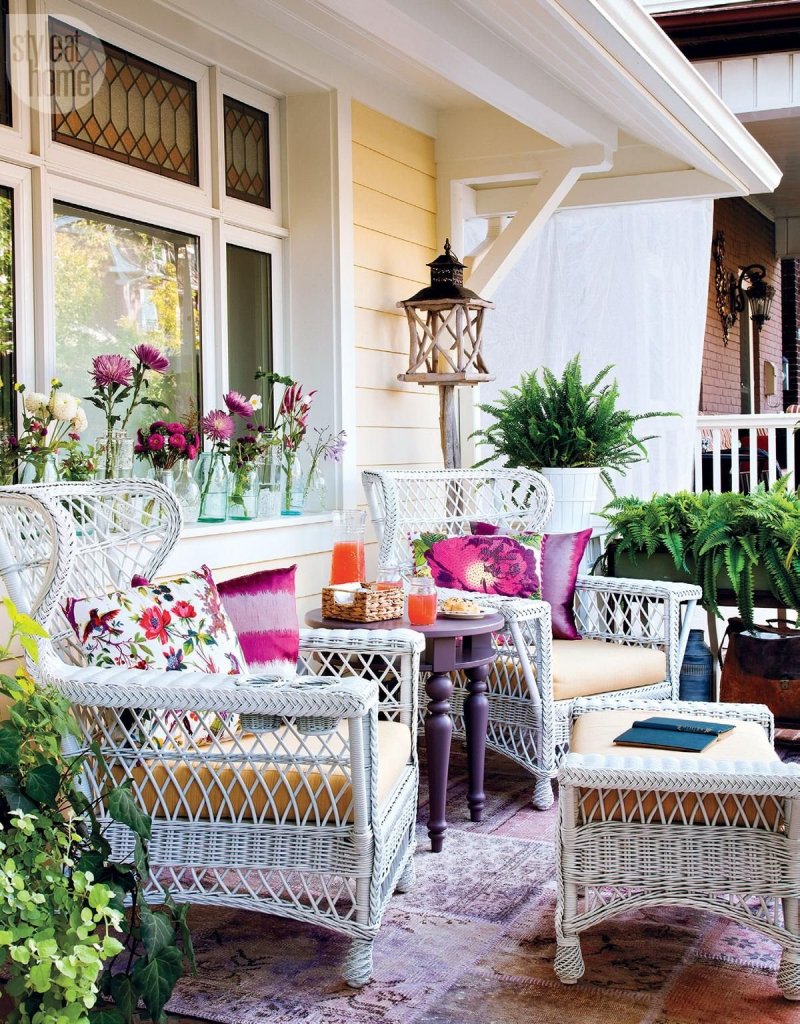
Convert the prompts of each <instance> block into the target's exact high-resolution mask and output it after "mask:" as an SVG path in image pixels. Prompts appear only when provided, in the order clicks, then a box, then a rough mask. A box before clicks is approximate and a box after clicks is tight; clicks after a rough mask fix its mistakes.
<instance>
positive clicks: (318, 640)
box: [300, 628, 425, 656]
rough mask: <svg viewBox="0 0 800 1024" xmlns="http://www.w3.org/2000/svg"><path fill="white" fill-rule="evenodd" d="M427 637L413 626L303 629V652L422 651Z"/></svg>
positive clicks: (383, 652)
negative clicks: (404, 627)
mask: <svg viewBox="0 0 800 1024" xmlns="http://www.w3.org/2000/svg"><path fill="white" fill-rule="evenodd" d="M424 649H425V637H424V636H423V635H422V634H421V633H416V632H414V630H413V629H336V628H332V629H301V630H300V651H301V652H305V651H325V652H337V653H339V654H347V653H351V652H352V653H364V654H382V655H384V656H391V655H392V654H421V653H422V651H423V650H424Z"/></svg>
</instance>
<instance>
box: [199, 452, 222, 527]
mask: <svg viewBox="0 0 800 1024" xmlns="http://www.w3.org/2000/svg"><path fill="white" fill-rule="evenodd" d="M194 478H195V481H196V482H197V486H198V487H199V489H200V509H199V513H198V516H197V520H198V522H200V523H224V522H225V520H226V519H227V517H228V467H227V465H226V464H225V458H224V456H222V455H220V453H219V452H203V453H202V454H201V455H200V456H199V457H198V459H197V468H196V469H195V472H194Z"/></svg>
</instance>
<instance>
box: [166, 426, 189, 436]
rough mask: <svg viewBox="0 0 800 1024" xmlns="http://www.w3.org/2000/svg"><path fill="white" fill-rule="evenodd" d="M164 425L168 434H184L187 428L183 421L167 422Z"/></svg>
mask: <svg viewBox="0 0 800 1024" xmlns="http://www.w3.org/2000/svg"><path fill="white" fill-rule="evenodd" d="M164 426H165V427H166V429H167V433H168V434H182V433H184V431H185V430H186V427H184V425H183V424H182V423H165V424H164Z"/></svg>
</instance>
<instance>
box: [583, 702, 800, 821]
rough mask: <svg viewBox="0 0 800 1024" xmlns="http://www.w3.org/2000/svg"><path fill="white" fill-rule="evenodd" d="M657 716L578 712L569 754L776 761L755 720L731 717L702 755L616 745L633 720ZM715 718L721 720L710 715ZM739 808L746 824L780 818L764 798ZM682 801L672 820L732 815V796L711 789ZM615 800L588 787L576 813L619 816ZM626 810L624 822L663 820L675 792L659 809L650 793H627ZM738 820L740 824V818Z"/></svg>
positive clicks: (594, 816)
mask: <svg viewBox="0 0 800 1024" xmlns="http://www.w3.org/2000/svg"><path fill="white" fill-rule="evenodd" d="M658 715H659V712H658V711H636V710H634V711H631V710H629V709H626V710H619V711H590V712H587V714H585V715H581V716H580V718H578V719H577V720H576V722H575V724H574V726H573V727H572V736H571V738H570V743H569V746H570V751H571V752H572V753H574V754H602V755H608V754H612V755H617V756H619V757H629V756H631V755H633V756H638V757H656V758H657V757H670V758H673V757H676V758H679V759H680V760H685V759H692V758H694V759H696V758H697V757H698V756H699V757H702V758H707V759H708V760H711V761H779V760H780V758H779V757H778V755H777V754H776V753H775V750H774V748H773V746H772V744H771V743H770V742H769V740H768V739H767V734H766V733H765V732H764V730H763V728H762V727H761V726H760V725H759V724H758V722H741V721H737V720H736V719H729V720H728V722H729V724H730V725H733V726H735V728H734V729H733V730H732V731H731V732H727V733H724V734H723V735H722V736H721V737H720V738H719V739H718V740H717V741H716V743H712V744H711V746H710V747H707V748H706V749H705V750H704V751H703V752H702V753H701V754H699V755H698V754H692V753H689V752H688V751H683V750H661V749H659V748H655V747H628V746H625V747H618V746H617V745H616V744H615V743H614V739H615V737H617V736H619V735H620V733H623V732H625V730H626V729H630V727H631V726H632V725H633V723H634V722H635V721H638V720H639V719H642V718H654V717H657V716H658ZM665 716H666V717H668V718H685V719H687V720H688V719H697V718H698V717H702V716H698V715H693V714H691V712H679V713H677V714H676V713H675V712H674V711H668V712H665ZM714 721H720V719H716V718H715V719H714ZM739 800H740V801H741V803H742V808H741V812H742V813H743V818H744V820H746V821H747V823H748V824H750V825H757V824H762V825H763V823H764V821H763V817H762V816H764V817H766V819H767V825H768V827H769V828H773V827H774V826H775V822H776V820H777V818H778V817H779V815H778V811H777V807H776V806H775V805H772V804H770V803H769V802H765V800H764V798H763V797H759V798H758V799H757V800H753V798H752V797H747V798H745V799H744V800H742V798H741V797H739ZM680 802H681V805H682V809H681V812H679V815H678V817H677V818H676V820H677V821H680V820H681V817H682V816H685V818H686V819H687V820H690V821H695V822H696V823H697V824H699V825H700V824H705V823H706V818H708V819H709V820H710V821H712V822H716V821H718V823H719V824H724V822H723V821H722V820H721V819H720V813H721V812H722V813H723V816H724V818H725V819H726V820H731V818H733V817H734V816H735V815H736V813H737V808H736V799H735V798H734V797H733V796H724V797H723V796H715V795H714V794H713V793H708V794H705V795H701V794H692V793H689V794H688V795H683V796H681V797H680ZM619 803H620V799H619V795H618V791H617V790H614V789H604V790H590V791H586V792H585V799H584V801H583V808H582V814H581V817H582V818H583V819H584V820H585V821H597V820H600V821H603V820H612V821H619V820H622V818H623V815H622V811H621V809H620V806H619ZM622 805H623V807H624V809H625V820H628V821H654V822H665V821H668V820H669V819H670V816H671V815H674V814H675V810H676V808H677V806H678V797H677V796H676V794H674V793H661V808H660V809H659V808H658V801H657V799H656V795H655V793H651V792H646V793H644V794H642V793H636V792H630V793H627V794H626V795H625V797H624V798H623V800H622ZM740 823H741V822H740Z"/></svg>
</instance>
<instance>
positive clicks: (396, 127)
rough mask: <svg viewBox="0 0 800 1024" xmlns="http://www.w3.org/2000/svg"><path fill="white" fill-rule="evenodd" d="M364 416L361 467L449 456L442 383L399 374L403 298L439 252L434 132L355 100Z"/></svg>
mask: <svg viewBox="0 0 800 1024" xmlns="http://www.w3.org/2000/svg"><path fill="white" fill-rule="evenodd" d="M353 221H354V224H353V246H354V262H355V330H356V379H357V390H356V419H357V426H358V454H359V463H360V465H361V467H362V468H366V467H370V466H422V465H434V466H438V465H441V448H440V443H439V403H438V391H437V390H436V389H435V388H434V389H430V388H428V389H422V388H419V387H418V386H416V385H408V384H404V383H402V382H400V381H398V380H397V374H398V373H402V372H403V371H404V370H406V369H407V368H408V327H407V324H406V319H405V315H404V314H403V313H402V311H398V309H397V308H396V303H397V302H398V300H400V299H405V298H408V296H409V295H413V294H414V292H416V291H418V290H419V288H420V287H421V286H423V285H425V284H427V283H428V280H429V278H428V268H427V266H426V264H427V263H429V262H430V261H431V260H432V259H434V258H435V256H436V255H437V252H438V241H437V237H436V165H435V161H434V143H433V139H431V138H430V137H429V136H427V135H423V134H422V133H421V132H418V131H415V130H414V129H412V128H409V127H408V126H406V125H403V124H400V123H399V122H397V121H393V120H392V119H391V118H388V117H385V116H384V115H383V114H379V113H378V112H377V111H375V110H371V109H370V108H369V107H365V106H363V105H362V104H360V103H354V104H353Z"/></svg>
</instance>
